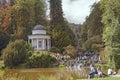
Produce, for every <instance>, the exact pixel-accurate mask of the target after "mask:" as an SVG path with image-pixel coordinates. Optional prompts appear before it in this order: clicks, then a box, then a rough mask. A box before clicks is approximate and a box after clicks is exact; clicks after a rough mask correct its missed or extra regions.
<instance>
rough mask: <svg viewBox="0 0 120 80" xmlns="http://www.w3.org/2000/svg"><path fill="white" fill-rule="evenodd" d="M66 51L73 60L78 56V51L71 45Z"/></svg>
mask: <svg viewBox="0 0 120 80" xmlns="http://www.w3.org/2000/svg"><path fill="white" fill-rule="evenodd" d="M64 49H65V51H66V52H67V54H68V55H69V56H70V57H71V58H75V57H76V56H77V50H76V49H75V47H74V46H71V45H69V46H67V47H65V48H64Z"/></svg>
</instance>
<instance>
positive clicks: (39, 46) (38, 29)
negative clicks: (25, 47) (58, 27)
mask: <svg viewBox="0 0 120 80" xmlns="http://www.w3.org/2000/svg"><path fill="white" fill-rule="evenodd" d="M28 42H29V43H31V44H32V46H33V48H34V50H49V49H50V48H51V39H50V36H49V35H46V30H45V28H44V26H42V25H36V26H35V27H34V29H33V30H32V35H29V36H28Z"/></svg>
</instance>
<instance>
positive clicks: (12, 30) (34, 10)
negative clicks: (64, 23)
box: [0, 0, 47, 40]
mask: <svg viewBox="0 0 120 80" xmlns="http://www.w3.org/2000/svg"><path fill="white" fill-rule="evenodd" d="M13 3H14V4H13ZM11 4H12V5H11ZM0 6H1V7H0V14H1V15H0V29H1V30H2V31H4V32H7V33H9V34H13V36H14V39H24V40H27V35H28V34H30V33H31V30H32V28H33V26H34V25H37V24H41V25H47V21H46V17H45V3H44V1H43V0H14V1H13V0H11V1H10V2H9V3H5V4H0Z"/></svg>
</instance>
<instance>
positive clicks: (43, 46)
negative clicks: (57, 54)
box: [42, 39, 45, 50]
mask: <svg viewBox="0 0 120 80" xmlns="http://www.w3.org/2000/svg"><path fill="white" fill-rule="evenodd" d="M42 45H43V46H42V48H43V50H45V39H43V43H42Z"/></svg>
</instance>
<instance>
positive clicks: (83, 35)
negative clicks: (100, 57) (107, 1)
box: [80, 3, 103, 52]
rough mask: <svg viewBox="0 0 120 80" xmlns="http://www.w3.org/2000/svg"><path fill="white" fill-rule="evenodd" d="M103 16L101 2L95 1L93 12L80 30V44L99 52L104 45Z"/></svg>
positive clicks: (86, 48)
mask: <svg viewBox="0 0 120 80" xmlns="http://www.w3.org/2000/svg"><path fill="white" fill-rule="evenodd" d="M101 16H102V10H101V9H100V3H94V4H93V6H92V8H91V13H90V15H89V16H88V17H87V18H86V21H85V22H84V24H83V26H82V28H81V32H80V42H81V44H80V45H81V46H82V48H84V49H85V50H89V51H94V52H99V51H100V49H101V48H102V47H103V42H102V33H103V24H102V23H101V19H102V18H101Z"/></svg>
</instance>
